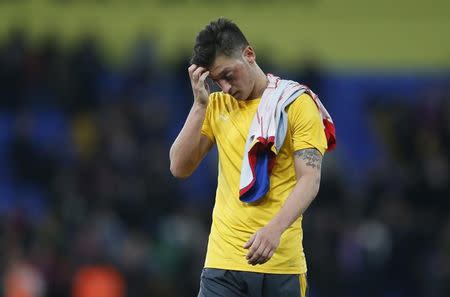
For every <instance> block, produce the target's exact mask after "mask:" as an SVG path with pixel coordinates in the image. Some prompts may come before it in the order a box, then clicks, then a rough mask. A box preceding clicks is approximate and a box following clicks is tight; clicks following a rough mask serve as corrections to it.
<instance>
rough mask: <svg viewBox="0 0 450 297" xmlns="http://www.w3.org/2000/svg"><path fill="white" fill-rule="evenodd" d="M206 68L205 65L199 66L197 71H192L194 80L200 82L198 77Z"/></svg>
mask: <svg viewBox="0 0 450 297" xmlns="http://www.w3.org/2000/svg"><path fill="white" fill-rule="evenodd" d="M205 70H206V69H205V68H203V67H198V68H197V69H195V71H194V72H193V73H192V79H193V81H194V83H197V82H198V79H199V77H200V74H201V73H202V72H203V71H205Z"/></svg>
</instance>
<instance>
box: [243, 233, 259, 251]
mask: <svg viewBox="0 0 450 297" xmlns="http://www.w3.org/2000/svg"><path fill="white" fill-rule="evenodd" d="M255 238H256V233H254V234H253V235H252V236H251V237H250V239H249V240H248V241H247V242H246V243H245V244H244V249H248V248H249V247H250V246H251V245H252V243H253V241H255Z"/></svg>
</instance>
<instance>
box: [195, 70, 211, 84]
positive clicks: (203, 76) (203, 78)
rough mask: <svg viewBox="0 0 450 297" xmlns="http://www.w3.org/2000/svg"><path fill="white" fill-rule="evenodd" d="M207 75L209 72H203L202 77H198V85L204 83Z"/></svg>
mask: <svg viewBox="0 0 450 297" xmlns="http://www.w3.org/2000/svg"><path fill="white" fill-rule="evenodd" d="M208 75H209V71H206V72H203V73H202V75H200V78H199V79H198V81H199V82H200V83H204V82H205V79H206V78H207V77H208Z"/></svg>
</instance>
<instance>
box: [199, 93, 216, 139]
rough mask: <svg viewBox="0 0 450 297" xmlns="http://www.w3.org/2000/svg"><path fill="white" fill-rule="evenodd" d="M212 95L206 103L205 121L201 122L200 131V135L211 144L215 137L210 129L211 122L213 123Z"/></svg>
mask: <svg viewBox="0 0 450 297" xmlns="http://www.w3.org/2000/svg"><path fill="white" fill-rule="evenodd" d="M213 100H214V97H213V94H211V95H209V102H208V106H207V107H206V114H205V119H204V121H203V125H202V130H201V133H202V134H203V135H206V136H207V137H208V138H209V139H210V140H211V141H212V142H215V137H214V132H213V129H212V122H213V118H212V115H213V111H212V109H213V105H214V104H213Z"/></svg>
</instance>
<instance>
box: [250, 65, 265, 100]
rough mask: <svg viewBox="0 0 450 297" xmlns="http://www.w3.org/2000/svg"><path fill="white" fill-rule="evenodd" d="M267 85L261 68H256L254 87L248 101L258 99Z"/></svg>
mask: <svg viewBox="0 0 450 297" xmlns="http://www.w3.org/2000/svg"><path fill="white" fill-rule="evenodd" d="M268 83H269V80H268V79H267V76H266V74H265V73H264V72H263V71H262V70H261V68H259V67H258V69H257V71H256V80H255V86H254V88H253V91H252V93H251V94H250V96H249V98H248V99H256V98H260V97H261V96H262V94H263V93H264V90H265V89H266V88H267V84H268Z"/></svg>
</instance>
